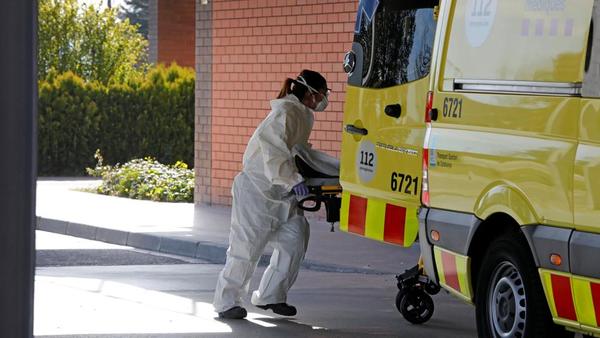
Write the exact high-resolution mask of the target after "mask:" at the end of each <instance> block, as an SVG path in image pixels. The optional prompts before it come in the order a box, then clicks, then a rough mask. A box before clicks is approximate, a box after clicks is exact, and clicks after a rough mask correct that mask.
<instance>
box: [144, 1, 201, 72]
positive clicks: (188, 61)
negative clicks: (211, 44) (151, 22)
mask: <svg viewBox="0 0 600 338" xmlns="http://www.w3.org/2000/svg"><path fill="white" fill-rule="evenodd" d="M156 1H157V2H158V3H157V5H156V6H157V26H158V27H157V41H156V48H157V50H156V53H157V57H156V60H157V61H158V62H163V63H166V64H170V63H171V62H173V61H176V62H177V63H178V64H179V65H181V66H186V67H194V64H195V53H194V50H195V26H194V23H195V21H196V20H195V18H196V12H195V0H156ZM150 29H152V27H150Z"/></svg>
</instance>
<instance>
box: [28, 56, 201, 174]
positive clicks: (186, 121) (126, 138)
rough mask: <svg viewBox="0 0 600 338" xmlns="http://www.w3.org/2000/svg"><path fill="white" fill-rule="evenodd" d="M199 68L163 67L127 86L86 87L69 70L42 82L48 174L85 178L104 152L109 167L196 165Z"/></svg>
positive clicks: (42, 161) (41, 142) (42, 153)
mask: <svg viewBox="0 0 600 338" xmlns="http://www.w3.org/2000/svg"><path fill="white" fill-rule="evenodd" d="M194 77H195V74H194V70H192V69H190V68H182V67H179V66H177V65H171V66H170V67H164V66H156V67H154V68H153V69H151V70H150V71H149V72H148V73H147V74H146V75H145V76H144V77H143V78H139V79H132V80H130V81H128V82H127V83H124V84H109V85H103V84H100V83H98V82H85V81H84V80H82V79H81V78H80V77H78V76H77V75H75V74H73V73H71V72H67V73H64V74H58V75H52V76H49V77H48V79H47V80H44V81H40V84H39V103H38V104H39V107H38V111H39V121H38V130H39V133H38V147H39V169H38V174H39V175H41V176H80V175H83V174H84V170H83V168H86V167H90V166H93V165H94V159H93V158H92V157H91V156H90V154H92V153H94V151H95V150H96V149H98V148H100V149H101V150H102V153H103V154H105V159H106V162H107V163H111V164H114V163H124V162H126V161H128V160H130V159H132V158H142V157H143V156H152V157H153V158H156V159H157V160H158V161H159V162H162V163H174V162H176V161H182V162H185V163H193V160H194Z"/></svg>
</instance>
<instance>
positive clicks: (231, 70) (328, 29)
mask: <svg viewBox="0 0 600 338" xmlns="http://www.w3.org/2000/svg"><path fill="white" fill-rule="evenodd" d="M211 1H212V6H213V7H212V10H213V16H212V19H213V21H212V24H213V28H212V29H213V30H212V46H213V52H212V62H213V63H212V114H211V115H212V170H211V178H212V183H211V199H212V202H213V203H217V204H230V203H231V192H230V191H231V190H230V189H231V183H232V179H233V177H234V176H235V175H236V174H237V173H238V172H239V170H240V169H241V162H242V155H243V152H244V150H245V148H246V144H247V142H248V140H249V138H250V136H251V135H252V133H253V132H254V130H255V128H256V126H257V125H258V124H259V123H260V121H261V120H262V119H263V118H264V117H265V116H266V114H267V113H268V112H269V110H270V106H269V101H270V100H271V99H274V98H275V97H276V96H277V94H278V93H279V90H280V88H281V85H282V82H283V81H284V79H285V78H286V77H295V76H296V75H297V74H298V73H299V72H300V71H301V70H302V69H305V68H307V69H312V70H315V71H318V72H321V73H322V74H323V75H324V76H325V78H326V79H327V81H328V85H329V87H330V88H331V89H332V90H333V92H332V95H331V96H330V104H329V108H328V109H327V111H326V112H323V113H316V114H315V115H316V116H315V126H314V128H313V133H312V136H311V142H312V144H313V147H315V148H317V149H321V150H324V151H326V152H328V153H330V154H332V155H335V156H338V157H339V151H340V140H341V131H342V123H341V121H342V111H343V101H344V88H345V83H346V80H347V76H346V74H345V73H344V72H343V70H342V60H343V57H344V54H345V53H346V52H347V51H348V50H350V49H351V47H352V46H351V44H352V32H353V30H354V20H355V16H356V8H357V6H358V1H357V0H211ZM199 76H202V75H201V74H199Z"/></svg>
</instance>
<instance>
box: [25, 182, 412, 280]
mask: <svg viewBox="0 0 600 338" xmlns="http://www.w3.org/2000/svg"><path fill="white" fill-rule="evenodd" d="M98 183H99V181H92V180H77V181H67V180H50V179H40V180H38V181H37V208H36V215H37V228H38V229H39V230H44V231H50V232H55V233H60V234H67V235H71V236H76V237H81V238H86V239H92V240H98V241H103V242H108V243H113V244H119V245H126V246H131V247H135V248H139V249H145V250H150V251H156V252H162V253H168V254H176V255H182V256H187V257H195V258H200V259H204V260H207V261H210V262H213V263H219V264H222V263H224V262H225V254H226V251H227V246H228V236H229V218H230V213H231V209H230V208H228V207H221V206H211V207H208V206H194V204H191V203H164V202H151V201H139V200H131V199H127V198H119V197H110V196H104V195H98V194H93V193H87V192H81V191H77V190H75V189H80V188H84V187H90V186H94V185H97V184H98ZM307 215H309V213H307ZM309 221H310V224H311V238H310V242H309V246H308V252H307V254H306V259H305V261H304V263H303V267H304V268H307V269H311V270H318V271H331V272H359V273H368V274H397V273H400V272H403V271H404V270H405V269H407V268H409V267H411V266H412V265H414V264H416V262H417V259H418V256H419V249H418V245H414V246H413V247H412V248H410V249H404V248H401V247H398V246H394V245H389V244H385V243H380V242H376V241H373V240H369V239H366V238H362V237H359V236H355V235H352V234H348V233H345V232H341V231H339V230H337V226H338V224H336V231H335V232H330V225H329V224H328V223H326V222H322V221H319V220H316V219H314V218H312V219H311V218H309ZM269 252H270V251H269ZM268 259H269V255H268V253H267V254H266V255H265V256H263V257H262V259H261V263H260V264H266V263H267V262H268Z"/></svg>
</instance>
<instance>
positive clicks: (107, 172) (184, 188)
mask: <svg viewBox="0 0 600 338" xmlns="http://www.w3.org/2000/svg"><path fill="white" fill-rule="evenodd" d="M94 157H95V158H96V160H97V161H98V162H97V165H96V167H95V168H94V169H91V168H87V169H86V170H87V172H88V174H89V175H91V176H95V177H102V184H101V185H100V186H99V187H98V188H96V192H97V193H99V194H105V195H110V196H119V197H128V198H133V199H143V200H152V201H162V202H193V201H194V171H193V170H190V169H188V166H187V164H185V163H183V162H180V161H178V162H177V163H175V164H174V165H164V164H161V163H159V162H157V161H156V160H155V159H154V158H151V157H146V158H143V159H134V160H131V161H129V162H127V163H125V164H123V165H120V164H117V165H115V166H109V165H103V158H102V155H101V154H100V152H99V151H96V154H95V155H94Z"/></svg>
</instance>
